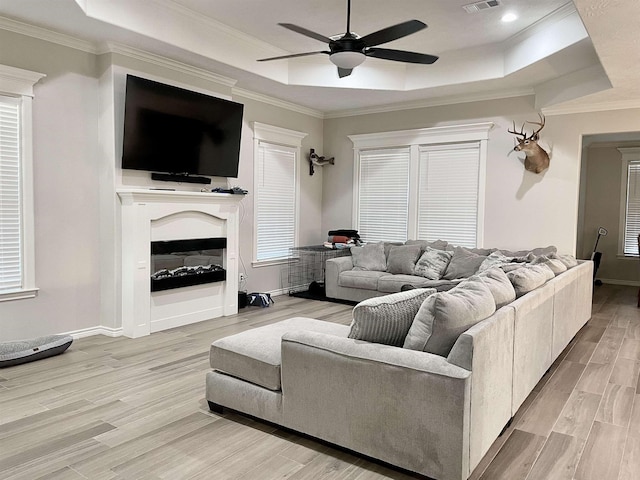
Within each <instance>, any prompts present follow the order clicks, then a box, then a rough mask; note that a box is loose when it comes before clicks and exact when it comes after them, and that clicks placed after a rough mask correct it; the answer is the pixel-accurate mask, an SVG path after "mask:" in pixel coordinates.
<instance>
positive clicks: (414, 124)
mask: <svg viewBox="0 0 640 480" xmlns="http://www.w3.org/2000/svg"><path fill="white" fill-rule="evenodd" d="M536 118H537V113H536V111H535V110H534V108H533V97H518V98H513V99H503V100H492V101H485V102H476V103H467V104H459V105H448V106H440V107H431V108H420V109H411V110H403V111H398V112H388V113H379V114H370V115H361V116H353V117H344V118H336V119H328V120H326V121H325V125H324V132H325V141H324V146H325V150H324V151H325V154H328V155H335V156H336V165H335V166H333V167H330V168H325V177H326V180H325V182H324V186H323V188H324V190H323V222H322V224H323V230H328V229H331V228H348V227H352V226H353V220H352V206H353V200H352V195H353V189H352V182H353V174H354V173H353V145H352V143H351V142H350V141H349V139H348V138H347V135H351V134H360V133H375V132H384V131H392V130H406V129H413V128H424V127H433V126H440V125H453V124H466V123H477V122H486V121H490V122H494V124H495V126H494V128H493V130H491V132H489V144H488V159H487V177H486V193H485V217H484V232H485V234H484V239H482V242H481V243H482V244H483V245H484V246H491V247H504V248H511V249H520V248H528V247H532V246H543V245H556V246H557V247H558V249H559V250H560V251H561V252H566V253H575V249H576V240H577V232H576V230H577V229H576V225H577V221H578V220H577V217H578V196H579V192H578V190H579V181H580V152H581V138H582V135H586V134H593V133H605V132H624V131H633V130H637V129H638V128H639V127H640V111H639V110H637V109H636V110H631V109H630V110H618V111H611V112H597V113H587V114H571V115H556V116H551V115H548V116H547V122H546V123H547V125H546V127H545V129H544V130H543V132H542V135H541V136H542V141H543V142H545V143H548V144H550V146H551V151H552V155H551V157H552V159H551V165H550V167H549V169H548V170H547V171H546V172H544V173H543V174H540V175H535V174H533V173H530V172H526V171H525V170H524V168H523V166H522V164H521V163H520V162H519V161H518V157H519V155H517V154H515V152H514V153H509V152H510V150H511V149H512V147H513V137H512V135H510V134H508V133H507V129H508V128H511V122H512V121H513V120H515V121H516V123H517V124H518V125H519V124H521V123H522V122H523V121H525V120H535V119H536Z"/></svg>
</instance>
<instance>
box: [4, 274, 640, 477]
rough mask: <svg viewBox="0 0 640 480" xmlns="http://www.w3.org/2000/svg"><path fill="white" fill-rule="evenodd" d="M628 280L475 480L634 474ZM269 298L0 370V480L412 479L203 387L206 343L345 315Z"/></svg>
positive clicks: (639, 326) (609, 296) (637, 336)
mask: <svg viewBox="0 0 640 480" xmlns="http://www.w3.org/2000/svg"><path fill="white" fill-rule="evenodd" d="M636 293H637V289H635V288H631V287H619V286H610V285H603V286H601V287H596V290H595V293H594V308H593V313H594V315H593V318H592V319H591V320H590V321H589V323H588V324H587V326H585V328H583V330H581V331H580V332H579V333H578V335H577V336H576V338H574V339H573V341H572V342H571V344H570V345H569V346H568V347H567V349H566V350H565V351H564V352H563V353H562V355H561V356H560V358H559V359H558V360H557V361H556V362H555V363H554V365H553V366H552V368H551V369H550V371H549V372H548V373H547V374H546V375H545V376H544V377H543V379H542V380H541V381H540V383H539V384H538V385H537V386H536V388H535V389H534V391H533V392H532V393H531V395H530V396H529V397H528V398H527V400H526V401H525V403H524V404H523V406H522V407H521V408H520V410H519V411H518V413H517V415H516V417H515V419H514V421H513V423H512V425H511V426H510V427H509V429H507V431H506V432H505V433H504V434H503V435H502V436H501V437H500V438H498V440H497V441H496V442H495V443H494V445H493V446H492V447H491V449H490V450H489V452H488V453H487V455H486V456H485V458H484V459H483V460H482V462H481V463H480V465H479V466H478V467H477V468H476V470H475V471H474V472H473V474H472V477H471V478H472V479H473V480H499V479H508V480H590V479H598V480H632V479H633V480H635V479H638V478H640V383H639V374H640V309H637V308H636V307H635V302H636ZM275 300H276V303H275V305H272V306H271V307H270V308H265V309H261V308H256V307H249V308H246V309H243V310H241V311H240V313H239V314H238V315H236V316H233V317H225V318H221V319H215V320H210V321H207V322H201V323H198V324H194V325H190V326H187V327H181V328H176V329H172V330H167V331H164V332H159V333H154V334H153V335H151V336H149V337H145V338H140V339H128V338H124V337H120V338H109V337H103V336H95V337H88V338H83V339H78V340H76V341H75V342H74V343H73V345H72V346H71V348H70V349H69V350H68V351H67V352H66V353H65V354H63V355H60V356H58V357H54V358H50V359H47V360H43V361H40V362H35V363H31V364H26V365H21V366H17V367H11V368H6V369H2V370H0V479H29V480H35V479H44V478H46V479H48V480H57V479H68V480H79V479H91V480H94V479H95V480H124V479H146V480H151V479H193V480H195V479H215V480H217V479H223V480H226V479H229V480H231V479H249V480H253V479H256V480H270V479H282V478H289V479H292V480H306V479H309V480H315V479H336V480H378V479H385V478H389V479H397V480H404V479H411V478H424V477H420V476H417V475H413V474H410V473H407V472H403V471H400V470H398V469H395V468H393V467H389V466H385V465H382V464H379V463H377V462H374V461H371V460H370V459H366V458H364V457H362V456H359V455H357V454H353V453H349V452H345V451H343V450H341V449H337V448H334V447H332V446H330V445H327V444H325V443H322V442H318V441H314V440H312V439H309V438H307V437H304V436H302V435H297V434H295V433H292V432H289V431H285V430H282V429H279V428H277V427H275V426H273V425H269V424H266V423H263V422H259V421H255V420H252V419H249V418H246V417H243V416H241V415H237V414H233V413H227V414H225V415H224V416H218V415H216V414H213V413H211V412H210V411H209V410H208V408H207V404H206V401H205V399H204V377H205V373H206V372H207V371H208V370H209V365H208V347H209V345H210V343H211V342H212V341H213V340H215V339H217V338H221V337H224V336H226V335H230V334H233V333H237V332H240V331H243V330H246V329H249V328H254V327H257V326H260V325H266V324H268V323H273V322H277V321H279V320H282V319H285V318H289V317H293V316H309V317H313V318H319V319H323V320H328V321H334V322H337V323H342V324H348V323H349V322H350V321H351V307H349V306H347V305H339V304H331V303H323V302H316V301H312V300H303V299H298V298H293V297H287V296H282V297H277V298H276V299H275Z"/></svg>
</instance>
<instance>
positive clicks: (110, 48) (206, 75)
mask: <svg viewBox="0 0 640 480" xmlns="http://www.w3.org/2000/svg"><path fill="white" fill-rule="evenodd" d="M100 53H101V54H104V53H114V54H117V55H122V56H125V57H128V58H132V59H134V60H140V61H142V62H145V63H148V64H151V65H155V66H159V67H164V68H167V69H169V70H173V71H175V72H179V73H184V74H187V75H191V76H193V77H196V78H201V79H203V80H206V81H209V82H214V83H219V84H220V85H224V86H225V87H233V86H234V85H235V84H236V83H237V82H238V81H237V80H235V79H233V78H229V77H225V76H223V75H218V74H217V73H213V72H210V71H209V70H204V69H202V68H198V67H194V66H192V65H187V64H186V63H182V62H178V61H176V60H172V59H170V58H167V57H162V56H160V55H156V54H153V53H149V52H145V51H144V50H139V49H137V48H134V47H129V46H127V45H122V44H119V43H107V44H105V45H104V47H103V48H102V49H101V50H100Z"/></svg>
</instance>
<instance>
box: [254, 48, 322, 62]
mask: <svg viewBox="0 0 640 480" xmlns="http://www.w3.org/2000/svg"><path fill="white" fill-rule="evenodd" d="M318 53H326V54H327V55H329V54H330V53H331V52H327V51H324V50H321V51H319V52H306V53H292V54H291V55H282V56H280V57H271V58H260V59H258V62H268V61H270V60H284V59H285V58H296V57H306V56H308V55H317V54H318Z"/></svg>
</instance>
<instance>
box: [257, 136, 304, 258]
mask: <svg viewBox="0 0 640 480" xmlns="http://www.w3.org/2000/svg"><path fill="white" fill-rule="evenodd" d="M296 156H297V149H296V148H292V147H286V146H281V145H275V144H271V143H266V142H262V141H261V142H260V143H259V146H258V162H257V163H258V165H257V170H258V171H257V185H256V195H257V208H256V209H257V214H256V221H257V222H256V231H257V233H256V236H257V239H256V243H257V248H256V260H258V261H264V260H275V259H282V258H286V257H288V255H289V249H290V248H292V247H294V246H295V233H296Z"/></svg>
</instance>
